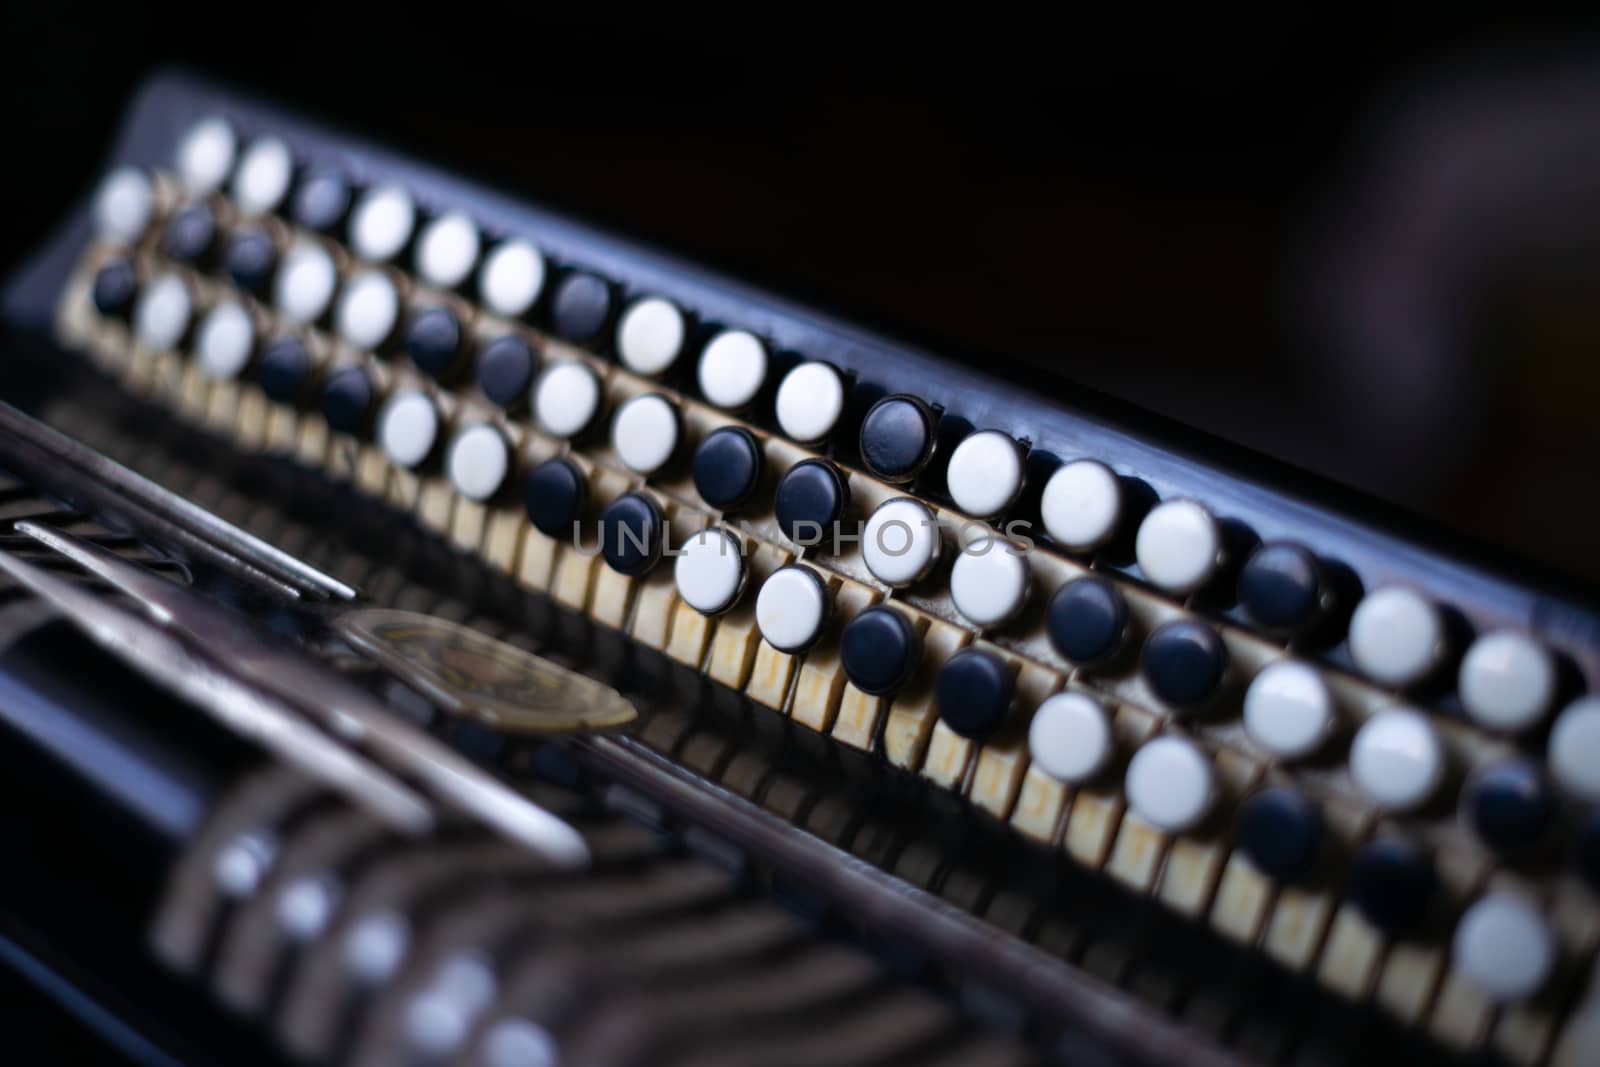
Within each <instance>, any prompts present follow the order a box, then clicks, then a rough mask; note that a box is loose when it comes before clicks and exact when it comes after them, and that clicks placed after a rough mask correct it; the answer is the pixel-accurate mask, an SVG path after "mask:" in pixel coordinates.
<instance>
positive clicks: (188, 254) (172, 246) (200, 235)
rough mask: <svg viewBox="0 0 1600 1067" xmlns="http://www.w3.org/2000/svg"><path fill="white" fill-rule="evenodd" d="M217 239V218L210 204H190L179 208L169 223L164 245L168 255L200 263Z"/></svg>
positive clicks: (186, 261) (188, 261)
mask: <svg viewBox="0 0 1600 1067" xmlns="http://www.w3.org/2000/svg"><path fill="white" fill-rule="evenodd" d="M216 239H217V220H216V216H214V215H212V214H211V205H209V204H189V205H187V206H185V207H182V208H179V209H178V212H177V214H175V215H173V216H172V221H170V222H168V223H167V233H166V237H165V238H164V239H163V245H164V246H165V247H166V250H167V255H169V256H171V257H172V258H173V259H176V260H180V261H182V262H184V263H198V262H200V260H202V259H204V258H205V257H206V254H207V253H209V252H210V251H211V246H212V244H213V242H215V241H216Z"/></svg>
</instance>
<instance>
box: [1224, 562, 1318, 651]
mask: <svg viewBox="0 0 1600 1067" xmlns="http://www.w3.org/2000/svg"><path fill="white" fill-rule="evenodd" d="M1323 598H1324V583H1323V580H1322V573H1321V567H1320V566H1319V565H1318V563H1317V558H1316V557H1315V556H1313V555H1312V554H1311V552H1310V550H1309V549H1307V548H1305V547H1304V546H1303V545H1297V544H1294V543H1293V542H1290V541H1272V542H1269V543H1267V544H1264V545H1262V546H1260V547H1259V548H1257V549H1256V550H1255V551H1254V552H1253V553H1251V555H1250V558H1249V559H1248V560H1247V561H1246V562H1245V565H1244V568H1243V570H1241V571H1240V573H1239V600H1240V602H1241V603H1242V604H1243V605H1244V610H1245V612H1246V613H1247V614H1248V615H1249V616H1250V618H1251V619H1252V620H1254V621H1255V622H1256V624H1257V625H1259V626H1262V627H1264V628H1266V629H1268V630H1272V631H1275V632H1278V633H1286V634H1292V633H1297V632H1299V631H1301V630H1304V629H1306V628H1307V627H1309V626H1311V624H1312V623H1314V622H1315V621H1316V620H1317V618H1318V617H1319V616H1320V615H1321V614H1322V613H1323V611H1324V603H1323Z"/></svg>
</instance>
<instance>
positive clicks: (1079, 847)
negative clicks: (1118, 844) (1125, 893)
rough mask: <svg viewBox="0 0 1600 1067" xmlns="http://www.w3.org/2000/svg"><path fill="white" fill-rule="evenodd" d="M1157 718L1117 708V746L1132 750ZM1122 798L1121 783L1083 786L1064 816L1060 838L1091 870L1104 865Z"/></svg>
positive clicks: (1078, 859) (1115, 718)
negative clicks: (1063, 828)
mask: <svg viewBox="0 0 1600 1067" xmlns="http://www.w3.org/2000/svg"><path fill="white" fill-rule="evenodd" d="M1158 722H1159V720H1157V719H1156V717H1155V716H1153V715H1151V714H1150V713H1149V712H1148V711H1145V710H1143V709H1140V708H1135V707H1133V706H1131V705H1127V704H1124V705H1122V706H1121V707H1119V708H1118V709H1117V713H1116V715H1115V716H1114V717H1113V719H1112V727H1113V730H1114V731H1115V733H1116V737H1117V747H1118V748H1119V749H1120V750H1122V751H1124V752H1131V751H1134V750H1135V749H1137V748H1138V747H1139V746H1140V745H1142V744H1143V743H1144V741H1145V739H1146V738H1148V737H1149V736H1150V734H1151V733H1153V732H1154V730H1155V729H1156V726H1157V725H1158ZM1123 807H1124V801H1123V796H1122V786H1121V783H1120V782H1117V783H1105V784H1101V785H1090V786H1085V787H1083V788H1082V789H1079V790H1078V793H1077V795H1076V796H1075V797H1073V800H1072V809H1071V811H1070V812H1069V813H1068V815H1067V830H1066V834H1065V835H1064V836H1063V838H1062V843H1063V844H1064V845H1065V847H1066V850H1067V852H1068V853H1069V854H1070V855H1071V856H1072V857H1073V858H1074V859H1076V860H1077V861H1078V862H1079V863H1081V864H1083V865H1084V866H1085V867H1088V868H1090V869H1091V870H1099V869H1100V868H1101V867H1102V866H1104V864H1105V862H1106V857H1107V855H1108V854H1109V853H1110V851H1111V843H1112V841H1113V840H1114V839H1115V838H1116V836H1117V827H1118V825H1119V824H1120V823H1121V822H1122V812H1123Z"/></svg>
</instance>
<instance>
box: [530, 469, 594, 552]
mask: <svg viewBox="0 0 1600 1067" xmlns="http://www.w3.org/2000/svg"><path fill="white" fill-rule="evenodd" d="M522 499H523V507H524V508H525V509H526V510H527V512H528V521H530V522H532V523H533V526H534V528H535V529H536V530H538V531H539V532H540V533H542V534H544V535H545V536H546V537H553V538H555V539H556V540H558V541H567V540H572V538H573V534H574V529H573V527H574V525H575V524H576V523H577V522H578V521H579V520H580V519H581V518H583V514H584V512H585V511H586V510H587V509H588V505H589V482H588V480H587V479H586V478H585V477H584V476H583V472H582V471H580V470H579V469H578V468H577V466H576V465H575V464H574V463H573V462H572V461H571V460H567V459H547V460H545V461H544V462H543V463H541V464H539V465H538V466H537V467H535V468H533V470H531V471H529V472H528V478H527V480H526V481H525V482H523V493H522Z"/></svg>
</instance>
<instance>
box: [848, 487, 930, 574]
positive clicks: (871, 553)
mask: <svg viewBox="0 0 1600 1067" xmlns="http://www.w3.org/2000/svg"><path fill="white" fill-rule="evenodd" d="M861 558H862V559H863V560H865V561H866V564H867V570H869V571H871V572H872V573H873V576H874V577H876V578H877V579H878V580H879V581H880V582H883V583H885V584H886V585H896V586H898V585H910V584H912V583H913V582H915V581H917V580H918V579H920V578H922V576H923V575H925V574H927V573H928V571H929V570H931V569H932V567H933V564H934V561H935V560H937V559H938V558H939V523H938V520H937V519H935V518H934V517H933V513H932V512H931V511H929V510H928V509H927V508H925V507H923V506H922V505H921V504H919V503H917V502H916V501H915V500H912V499H911V498H910V497H907V496H900V497H895V498H894V499H893V500H886V501H884V502H883V503H882V504H880V505H879V506H878V510H876V511H874V512H873V513H872V517H871V518H869V519H868V520H867V528H866V530H865V531H863V532H862V535H861Z"/></svg>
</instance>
